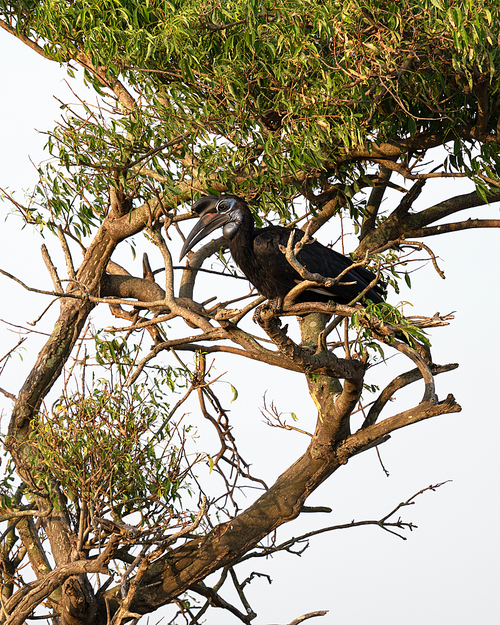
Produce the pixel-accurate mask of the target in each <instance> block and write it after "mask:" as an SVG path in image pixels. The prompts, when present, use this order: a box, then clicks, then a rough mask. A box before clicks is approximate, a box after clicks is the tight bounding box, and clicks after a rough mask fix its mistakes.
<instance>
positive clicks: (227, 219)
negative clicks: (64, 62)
mask: <svg viewBox="0 0 500 625" xmlns="http://www.w3.org/2000/svg"><path fill="white" fill-rule="evenodd" d="M193 211H194V212H196V213H198V214H199V215H200V221H199V222H198V223H197V224H196V226H195V227H194V228H193V230H192V231H191V232H190V234H189V235H188V237H187V239H186V241H185V243H184V246H183V248H182V251H181V258H182V257H183V256H184V255H185V254H187V252H188V251H189V250H190V249H191V248H192V247H193V246H194V245H196V243H197V242H198V241H201V239H203V238H205V237H206V236H207V235H208V234H209V233H210V232H213V231H214V230H215V229H216V228H219V227H223V234H224V237H225V238H226V239H228V240H229V250H230V251H231V255H232V257H233V259H234V261H235V263H236V264H237V265H238V267H239V268H240V269H241V270H242V271H243V273H244V274H245V276H246V277H247V278H248V280H249V281H250V282H251V283H252V284H253V285H254V286H255V288H256V289H257V290H258V291H259V292H260V293H262V295H265V297H267V298H268V299H270V300H276V299H280V300H282V299H283V298H284V297H285V296H286V294H287V293H288V292H289V291H290V290H291V289H292V288H293V287H294V286H296V285H297V284H298V283H299V282H301V281H302V278H301V276H300V275H299V274H298V273H297V271H296V270H295V269H294V268H293V267H292V266H291V265H290V263H289V262H288V260H287V259H286V257H285V255H284V254H283V252H282V251H281V250H280V248H279V246H280V245H282V246H285V247H286V245H287V243H288V239H289V237H290V233H291V232H292V230H291V229H290V228H282V227H281V226H268V227H267V228H256V227H255V223H254V220H253V217H252V213H251V212H250V209H249V208H248V206H247V204H246V202H245V201H244V200H242V199H241V198H239V197H237V196H235V195H221V196H220V197H216V196H212V195H210V196H206V197H203V198H201V199H199V200H198V201H197V202H195V204H194V205H193ZM293 232H294V244H295V243H296V242H297V241H300V240H301V239H302V237H303V236H304V232H303V231H302V230H298V229H294V230H293ZM297 260H298V261H299V263H300V264H301V265H303V266H304V267H305V268H306V269H307V270H308V271H309V272H311V273H319V274H321V275H322V276H324V277H329V278H335V277H337V276H338V275H339V274H340V273H341V272H342V271H344V270H345V269H346V268H347V267H350V266H351V265H352V260H351V259H350V258H348V257H346V256H344V255H343V254H339V253H338V252H335V251H334V250H332V249H330V248H328V247H325V246H324V245H321V243H318V242H317V241H314V242H312V243H308V244H307V245H305V246H304V247H303V248H302V250H301V251H300V252H299V253H298V255H297ZM374 277H375V276H374V275H373V274H372V273H371V271H368V269H365V268H364V267H356V268H354V269H350V270H349V271H348V272H347V273H346V274H345V275H344V276H343V277H342V279H341V281H340V283H339V284H336V285H333V286H332V287H328V288H327V287H325V286H321V287H318V288H315V289H314V290H313V289H310V290H307V291H305V292H303V293H302V294H301V295H300V296H299V298H298V300H297V301H320V302H324V301H329V300H333V301H334V302H337V303H338V304H348V303H349V302H351V301H352V300H353V299H355V298H356V296H357V295H359V293H361V291H363V290H364V289H365V288H366V287H367V286H368V285H369V284H370V282H372V281H373V279H374ZM346 283H353V284H346ZM381 294H382V289H381V288H380V287H379V286H378V285H377V286H375V287H374V288H371V289H370V290H369V291H368V292H367V293H366V295H365V297H366V298H367V299H370V300H371V301H372V302H374V303H376V304H378V303H380V302H382V301H383V299H382V297H381Z"/></svg>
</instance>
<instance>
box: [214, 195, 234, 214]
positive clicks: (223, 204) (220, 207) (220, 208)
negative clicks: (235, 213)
mask: <svg viewBox="0 0 500 625" xmlns="http://www.w3.org/2000/svg"><path fill="white" fill-rule="evenodd" d="M234 202H235V200H233V199H232V198H231V199H229V200H220V201H219V203H218V204H217V212H218V213H228V212H229V211H230V210H231V209H232V208H233V206H234Z"/></svg>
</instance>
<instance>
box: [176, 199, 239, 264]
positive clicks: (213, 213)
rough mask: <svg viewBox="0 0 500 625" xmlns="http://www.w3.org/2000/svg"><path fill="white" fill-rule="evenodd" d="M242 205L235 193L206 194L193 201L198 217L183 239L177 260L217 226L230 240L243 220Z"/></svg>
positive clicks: (194, 210) (193, 208)
mask: <svg viewBox="0 0 500 625" xmlns="http://www.w3.org/2000/svg"><path fill="white" fill-rule="evenodd" d="M244 206H245V204H244V201H243V200H241V199H240V198H239V197H237V196H236V195H220V196H219V197H217V196H215V195H207V196H205V197H202V198H200V199H199V200H198V201H197V202H195V203H194V204H193V206H192V211H193V212H194V213H197V214H198V215H199V216H200V219H199V221H198V223H197V224H196V226H195V227H194V228H193V229H192V230H191V232H190V233H189V234H188V236H187V238H186V240H185V241H184V245H183V246H182V250H181V255H180V257H179V260H181V259H182V258H183V257H184V256H185V255H186V254H187V253H188V252H189V251H190V250H191V249H192V248H193V247H194V246H195V245H196V244H197V243H198V241H201V240H202V239H204V238H205V237H206V236H207V235H209V234H210V233H211V232H213V231H214V230H216V229H217V228H221V227H223V230H222V234H223V235H224V238H226V239H229V240H231V239H232V238H233V237H234V235H235V234H236V232H237V230H238V228H239V226H240V224H241V222H242V220H243V213H244V210H245V209H244ZM247 210H248V209H247Z"/></svg>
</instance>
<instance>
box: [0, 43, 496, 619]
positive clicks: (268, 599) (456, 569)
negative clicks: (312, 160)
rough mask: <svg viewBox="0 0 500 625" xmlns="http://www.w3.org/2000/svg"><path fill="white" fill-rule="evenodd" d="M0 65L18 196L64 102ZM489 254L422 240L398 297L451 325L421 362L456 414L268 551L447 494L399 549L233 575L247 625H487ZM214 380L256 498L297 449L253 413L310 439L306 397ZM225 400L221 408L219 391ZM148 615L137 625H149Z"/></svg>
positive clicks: (492, 553) (434, 193) (285, 562)
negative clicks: (434, 366) (427, 263)
mask: <svg viewBox="0 0 500 625" xmlns="http://www.w3.org/2000/svg"><path fill="white" fill-rule="evenodd" d="M0 58H1V59H2V61H1V62H0V84H1V85H2V87H3V97H2V98H1V99H0V137H1V144H2V150H1V152H0V187H9V189H10V190H16V189H17V190H20V189H28V188H30V187H31V186H32V185H33V184H34V183H35V182H36V171H35V169H34V166H33V165H32V164H31V162H30V160H29V159H30V158H31V159H32V160H33V162H34V163H39V162H40V161H41V160H42V159H43V158H44V155H43V153H42V148H43V145H44V143H45V138H44V136H43V135H41V134H39V133H37V132H36V130H35V129H37V130H48V129H50V128H51V126H52V125H53V122H54V120H55V119H57V117H58V115H59V104H58V102H57V101H56V100H55V99H54V98H53V95H57V96H58V97H60V98H61V99H66V100H68V99H71V95H70V94H69V91H68V88H67V86H66V84H65V81H66V79H67V77H66V74H65V71H64V70H62V69H60V68H59V67H58V66H57V65H56V64H53V63H50V62H48V61H46V60H44V59H42V58H41V57H39V56H38V55H36V54H35V53H34V52H32V51H31V50H29V49H28V48H26V47H25V46H23V45H22V44H20V43H18V42H17V41H16V40H15V39H14V38H13V37H12V36H10V35H8V34H6V33H5V32H4V31H0ZM428 187H429V188H428V189H426V191H425V193H424V194H423V195H422V198H421V199H420V202H419V204H420V205H421V206H426V205H430V204H432V203H435V202H436V201H437V200H439V199H441V198H444V197H448V196H450V195H455V194H458V193H460V192H461V191H460V187H459V185H458V184H457V183H454V182H453V183H445V182H436V183H435V184H434V186H431V185H429V186H428ZM19 197H20V198H21V196H19ZM0 211H1V213H0V234H1V237H2V244H1V246H0V267H1V268H2V269H4V270H6V271H9V272H10V273H12V274H15V275H16V276H18V277H20V278H21V279H23V280H24V281H25V282H27V283H28V284H30V285H33V286H41V288H51V284H50V279H49V277H48V275H47V273H46V270H45V267H44V265H43V263H42V260H41V256H40V245H41V243H42V241H41V239H40V237H39V236H38V235H34V234H33V233H32V232H30V230H29V229H28V228H26V229H25V230H24V231H20V230H19V226H20V221H19V220H18V219H17V218H14V217H12V216H11V217H9V219H8V220H7V221H4V216H6V215H7V214H8V213H9V211H10V207H9V205H8V204H7V203H5V204H3V205H0ZM498 212H499V211H498V205H494V206H492V207H490V208H489V209H483V210H482V211H481V215H479V216H485V217H486V216H489V217H491V218H498ZM471 214H473V213H472V211H471ZM476 216H478V215H476ZM48 236H50V235H48ZM331 238H335V237H333V236H332V237H331ZM498 241H499V234H498V232H497V231H469V232H463V233H457V234H455V235H451V236H450V235H449V236H445V237H443V238H439V237H438V238H436V239H435V240H432V241H431V240H427V241H426V243H427V244H429V245H430V246H431V247H432V248H433V249H434V251H435V252H436V253H437V254H438V255H439V257H440V259H441V260H440V265H441V267H442V268H443V269H444V271H445V273H446V280H445V281H442V280H441V279H440V278H439V277H438V276H437V274H436V273H435V272H434V271H433V269H432V268H431V267H426V268H425V269H423V270H422V271H420V272H418V273H417V274H413V276H412V279H413V285H414V286H413V289H412V290H411V291H410V292H409V293H404V294H403V295H402V296H401V298H402V299H409V300H411V301H412V302H413V303H414V308H413V309H412V310H411V312H410V313H409V314H424V315H432V314H434V313H435V312H436V311H439V312H441V313H448V312H451V311H456V319H455V321H453V322H452V324H451V325H450V326H449V327H447V328H442V329H438V330H436V331H434V332H433V333H432V337H431V340H432V343H433V355H434V361H435V362H437V363H440V364H444V363H448V362H459V363H460V368H459V369H458V370H457V371H455V372H452V373H448V374H444V375H442V376H438V378H437V391H438V395H439V397H440V398H442V399H443V398H444V397H445V396H446V395H447V394H448V393H453V394H454V395H455V397H456V399H457V401H458V402H459V403H460V404H461V405H462V408H463V410H462V412H461V413H458V414H452V415H447V416H443V417H438V418H435V419H432V420H429V421H425V422H424V423H420V424H417V425H416V426H413V427H409V428H406V429H404V430H400V431H398V432H396V433H394V434H393V436H392V439H391V440H390V441H389V442H388V443H386V444H384V445H383V446H382V447H381V448H380V452H381V455H382V458H383V461H384V463H385V466H386V467H387V469H388V470H389V471H390V477H389V478H386V477H385V475H384V474H383V472H382V470H381V469H380V466H379V463H378V460H377V457H376V453H375V451H369V452H366V453H365V454H362V455H361V456H358V457H356V458H354V459H352V460H351V461H350V462H349V463H348V465H347V466H345V467H343V468H342V469H341V470H339V471H338V472H337V473H336V474H335V475H334V476H333V477H332V478H330V480H328V482H327V483H326V484H324V485H323V486H322V487H321V488H320V489H318V490H317V491H316V492H315V493H314V494H313V495H312V496H311V497H310V499H309V501H308V502H307V503H308V504H309V505H324V506H330V507H331V508H333V513H332V514H330V515H324V514H322V515H320V514H316V515H303V518H301V519H300V520H298V521H296V522H294V523H293V524H290V525H289V526H287V527H285V528H284V529H283V531H282V532H281V534H280V536H281V538H282V539H284V538H285V537H287V536H291V535H298V534H299V533H301V532H305V531H309V530H311V529H313V528H319V527H321V526H323V525H334V524H339V523H345V522H349V521H350V520H352V519H355V520H363V519H376V518H380V517H381V516H383V515H385V514H386V513H387V512H389V511H390V510H391V509H392V508H394V507H395V506H396V505H397V504H398V503H399V502H400V501H403V500H405V499H407V498H408V497H410V496H411V495H413V494H414V493H415V492H417V491H419V490H420V489H422V488H425V487H427V486H429V485H430V484H435V483H438V482H442V481H445V480H452V482H451V483H449V484H446V485H445V486H443V487H442V488H441V489H439V490H438V491H437V492H435V493H426V494H424V495H423V496H422V497H420V498H418V499H417V502H416V504H415V505H414V506H412V507H411V508H406V509H405V510H403V511H402V512H401V516H402V517H403V519H404V520H406V521H410V520H411V521H413V522H414V523H415V524H416V525H418V529H417V530H415V531H414V532H412V533H411V534H407V536H408V540H407V541H402V540H401V539H399V538H397V537H394V536H391V535H389V534H387V533H385V532H383V531H382V530H380V529H378V528H359V529H349V530H343V531H341V532H335V533H332V534H327V535H325V536H322V537H320V538H316V539H313V540H312V541H311V545H310V547H309V549H308V550H307V551H306V553H305V554H303V555H302V557H300V558H298V557H295V556H292V555H289V554H281V555H277V556H275V557H274V558H273V559H269V560H266V561H264V560H259V561H255V562H254V563H252V564H251V565H248V566H245V568H243V567H242V569H241V572H240V573H239V576H240V579H244V577H245V576H246V575H247V573H246V572H245V571H247V572H251V571H252V570H256V571H259V572H262V573H266V574H269V575H270V576H271V578H272V579H273V584H272V585H271V586H269V584H268V582H267V581H266V580H265V579H263V578H261V579H257V580H255V581H254V582H253V583H252V584H251V586H250V587H249V589H248V593H247V594H248V598H249V600H250V603H251V605H252V607H253V608H254V609H255V610H256V611H257V612H258V614H259V616H258V618H257V619H256V620H255V621H254V623H255V624H256V625H265V624H268V623H288V622H290V621H291V620H292V619H293V618H296V617H298V616H300V615H301V614H304V613H306V612H310V611H314V610H320V609H324V610H329V614H328V615H327V616H325V617H322V618H318V619H316V620H314V621H310V622H311V623H313V622H314V623H318V625H319V624H320V623H321V625H326V624H330V623H332V624H333V623H342V624H343V625H362V624H363V625H364V624H365V623H367V622H369V623H370V625H401V624H402V623H404V625H422V624H423V623H425V624H426V625H434V624H438V623H439V624H442V623H453V625H471V624H472V623H481V625H489V624H492V625H493V624H496V623H497V622H498V612H499V606H498V579H499V572H500V571H499V562H500V557H499V556H500V553H499V538H498V535H499V532H498V529H497V519H496V517H497V515H498V513H499V504H498V499H497V495H496V493H497V490H498V487H497V482H498V477H499V460H498V458H499V453H498V449H497V440H498V438H499V435H500V427H499V417H500V414H499V408H498V398H499V396H498V395H497V393H498V392H499V390H498V388H499V385H500V380H499V367H498V352H499V349H500V340H499V333H498V330H497V319H496V317H497V312H496V311H497V310H498V308H499V306H500V298H499V294H498V272H499V265H500V252H499V246H498ZM46 243H47V245H48V246H49V249H50V250H51V253H52V254H53V259H54V260H55V261H57V262H61V257H60V255H59V253H58V252H57V247H58V246H57V245H56V243H55V241H53V240H52V239H51V238H48V239H47V240H46ZM123 259H125V260H123V262H124V263H125V262H126V263H128V264H127V268H128V269H129V270H130V271H132V272H135V273H136V275H140V269H139V267H140V265H139V261H135V263H133V262H132V259H131V256H130V254H128V255H127V254H125V255H124V256H123ZM0 284H1V285H2V297H1V298H0V318H1V319H4V320H7V321H10V322H13V323H17V324H22V325H25V324H26V322H27V321H33V320H34V318H36V317H37V316H38V314H39V313H40V312H41V310H42V309H43V308H44V306H45V305H46V298H43V297H41V296H36V295H33V294H27V293H26V291H24V290H23V289H22V288H21V287H20V286H19V285H17V284H14V283H12V282H11V281H9V280H8V279H7V278H6V277H4V276H0ZM228 284H230V285H231V284H232V283H231V282H228ZM228 288H232V287H231V286H229V287H228ZM228 298H229V295H228ZM54 308H55V307H54ZM16 340H17V335H16V334H14V333H12V331H11V330H10V329H9V328H8V327H6V326H5V325H3V324H0V352H1V355H3V354H4V353H5V352H6V351H7V350H8V349H9V348H10V347H12V346H13V345H14V344H15V342H16ZM27 343H28V351H27V352H25V354H24V357H23V360H22V361H21V360H20V359H18V358H16V359H14V361H12V363H11V364H9V365H8V367H7V370H6V373H5V375H4V376H3V377H2V379H1V380H0V386H2V387H4V388H6V389H8V390H9V391H11V392H13V393H16V392H17V391H18V390H19V387H20V385H21V384H22V382H23V380H24V378H25V376H26V374H27V372H28V371H29V367H30V365H31V364H32V363H33V360H34V358H35V357H36V350H37V349H38V348H39V346H40V345H41V344H43V337H42V336H39V337H38V338H34V339H30V341H29V342H27ZM393 364H394V363H391V367H392V366H393ZM398 367H399V369H398ZM408 368H412V366H407V365H406V363H405V364H404V365H402V364H401V360H400V357H398V360H397V361H396V363H395V364H394V370H396V369H397V371H398V372H400V371H403V370H406V369H408ZM218 370H219V371H221V372H222V371H226V370H228V371H229V373H228V376H227V379H228V380H230V381H231V382H232V383H233V384H234V385H235V386H236V387H237V388H238V391H239V398H238V400H237V401H236V402H235V403H234V404H232V405H231V409H232V412H231V414H232V417H233V419H234V428H235V432H236V435H237V436H238V435H239V436H240V448H241V451H242V454H243V456H244V457H245V459H247V460H250V461H252V462H253V464H254V467H255V470H256V472H258V473H259V474H260V475H261V476H263V477H264V478H265V479H266V480H267V481H268V483H270V482H272V479H274V478H275V477H276V476H277V475H279V474H280V473H281V472H282V471H283V470H284V469H285V468H286V467H287V466H288V465H289V464H290V463H291V462H293V460H294V459H295V458H296V457H298V456H299V455H300V453H301V452H302V451H303V449H304V448H305V446H306V444H307V441H306V440H304V439H301V437H300V436H299V435H298V434H295V433H286V432H279V431H277V430H270V429H269V428H267V427H266V426H264V425H263V424H262V416H261V414H260V411H259V407H261V406H262V396H263V394H264V392H265V391H266V390H267V391H268V395H267V397H268V400H271V399H272V400H274V401H275V403H276V404H277V405H278V407H279V409H280V410H282V411H283V412H295V413H296V414H297V415H298V417H299V419H300V420H299V423H298V426H299V427H303V428H304V429H311V428H313V427H314V419H315V411H314V408H313V405H312V402H310V400H309V399H308V398H307V397H306V388H305V382H304V380H303V379H302V378H301V376H299V375H297V374H291V373H286V374H283V375H280V376H279V381H278V384H277V385H276V384H275V383H274V375H275V372H274V371H273V370H272V369H270V368H268V367H265V366H262V365H255V364H253V363H249V362H244V363H241V362H239V361H238V360H237V359H235V358H233V359H231V358H229V357H228V358H226V359H221V362H219V364H218ZM373 375H374V376H375V377H376V378H377V379H378V377H379V376H380V378H381V379H382V378H384V379H386V377H387V376H388V375H389V372H388V370H387V368H386V366H385V365H379V366H378V367H377V368H376V369H374V374H373ZM375 377H374V381H375ZM389 379H390V378H387V379H386V382H387V381H388V380H389ZM246 380H251V385H249V384H248V383H247V384H246V385H245V382H246ZM495 388H496V389H497V390H496V391H495ZM421 392H422V388H421V387H417V391H416V395H415V393H409V394H405V395H402V396H401V397H402V399H399V397H398V400H397V401H396V402H395V404H394V408H393V411H394V412H399V411H400V410H403V409H405V408H408V407H410V406H411V405H412V404H410V403H409V402H410V401H411V399H410V398H413V399H414V398H415V396H416V397H418V396H419V394H421ZM227 397H229V398H230V397H231V393H230V392H229V391H228V395H227ZM0 406H1V407H3V410H4V414H5V415H6V416H5V417H4V423H3V425H4V426H5V425H6V423H7V421H8V410H9V407H10V402H9V401H8V400H6V399H5V398H3V396H2V397H0ZM256 450H257V451H256ZM159 614H160V613H158V614H156V615H154V616H153V617H151V619H150V621H149V622H150V623H155V622H157V620H158V619H159V616H158V615H159ZM156 616H158V618H155V617H156ZM144 622H146V619H144ZM207 622H208V624H209V625H215V624H217V625H226V624H227V625H230V624H231V625H232V624H233V623H237V622H239V621H237V619H236V618H235V617H233V616H232V615H230V614H226V613H224V612H222V611H220V610H218V611H212V612H211V613H210V612H209V616H208V620H207Z"/></svg>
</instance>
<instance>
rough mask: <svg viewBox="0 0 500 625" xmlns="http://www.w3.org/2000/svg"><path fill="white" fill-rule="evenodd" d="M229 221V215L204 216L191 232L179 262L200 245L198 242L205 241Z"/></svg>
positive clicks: (212, 214)
mask: <svg viewBox="0 0 500 625" xmlns="http://www.w3.org/2000/svg"><path fill="white" fill-rule="evenodd" d="M195 206H196V205H195ZM193 208H194V207H193ZM212 210H214V209H212ZM228 220H229V215H228V214H227V213H221V214H219V213H213V212H207V213H205V214H204V215H202V216H201V217H200V219H199V221H198V223H197V224H196V226H195V227H194V228H193V229H192V230H191V232H190V233H189V234H188V236H187V239H186V240H185V241H184V245H183V246H182V250H181V255H180V256H179V260H182V259H183V258H184V256H185V255H186V254H187V253H188V252H189V251H190V250H191V249H192V248H193V247H194V246H195V245H196V244H197V243H198V241H201V240H202V239H204V238H205V237H206V236H208V235H209V234H210V233H211V232H213V231H214V230H217V228H220V227H221V226H224V225H225V224H226V223H227V222H228Z"/></svg>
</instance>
